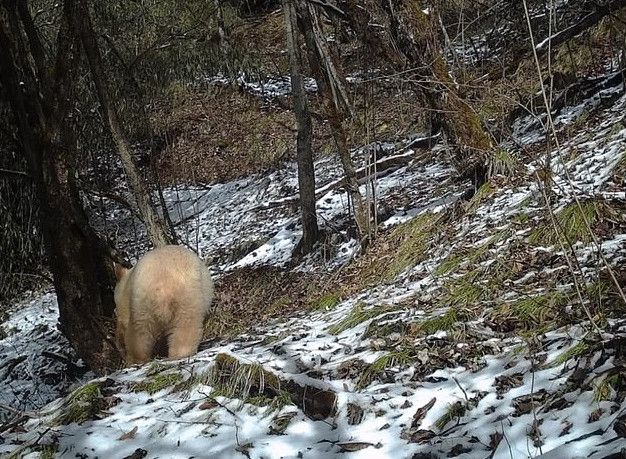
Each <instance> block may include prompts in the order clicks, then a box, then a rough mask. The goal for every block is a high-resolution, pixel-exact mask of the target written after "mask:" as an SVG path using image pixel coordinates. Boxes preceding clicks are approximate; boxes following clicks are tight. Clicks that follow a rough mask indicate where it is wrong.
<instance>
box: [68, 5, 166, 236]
mask: <svg viewBox="0 0 626 459" xmlns="http://www.w3.org/2000/svg"><path fill="white" fill-rule="evenodd" d="M73 4H74V7H73V8H72V10H71V21H72V24H73V26H74V27H75V30H76V34H77V35H78V36H79V37H80V41H81V43H82V45H83V49H84V50H85V55H86V56H87V61H88V62H89V68H90V70H91V76H92V78H93V81H94V84H95V86H96V90H97V92H98V98H99V100H100V105H101V108H102V111H103V115H104V117H105V118H106V119H107V121H108V124H109V129H110V130H111V135H112V137H113V142H114V143H115V147H116V148H117V152H118V154H119V157H120V159H121V161H122V165H123V167H124V171H125V172H126V177H127V178H128V183H129V185H130V188H131V190H132V191H133V195H134V198H135V202H136V204H137V208H138V211H139V215H141V217H142V219H143V222H144V224H145V225H146V230H147V232H148V236H149V237H150V240H151V241H152V243H153V244H154V245H155V246H162V245H166V244H171V243H172V242H173V241H174V239H175V238H174V237H173V235H171V234H169V233H168V231H167V229H166V225H165V223H164V221H163V219H162V218H161V217H160V216H159V214H158V212H157V210H156V206H155V204H154V202H153V200H152V199H151V198H150V194H149V191H148V189H147V187H146V186H145V183H144V181H143V180H142V178H141V177H140V175H139V172H138V170H137V165H136V164H135V160H134V158H133V153H132V150H131V147H130V143H129V142H128V139H127V136H126V133H125V132H124V130H123V128H122V126H121V123H120V119H119V115H118V112H117V109H116V107H115V102H114V101H113V100H112V99H111V97H110V96H109V90H108V88H107V85H106V83H105V81H106V75H105V72H104V67H103V64H102V57H101V55H100V49H99V47H98V42H97V40H96V36H95V33H94V31H93V26H92V23H91V19H90V16H89V7H88V5H87V3H86V2H85V1H78V2H73ZM163 212H167V209H163Z"/></svg>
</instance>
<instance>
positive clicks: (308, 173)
mask: <svg viewBox="0 0 626 459" xmlns="http://www.w3.org/2000/svg"><path fill="white" fill-rule="evenodd" d="M293 1H294V0H283V13H284V15H285V29H286V32H287V49H288V51H289V64H290V68H291V96H292V98H293V110H294V113H295V115H296V122H297V125H298V138H297V152H298V191H299V195H300V209H301V212H302V215H301V217H302V239H301V240H300V242H299V243H298V246H297V247H296V250H295V251H294V252H296V253H297V254H299V255H305V254H307V253H309V252H310V251H311V250H312V249H313V245H314V244H315V242H317V240H318V239H319V228H318V226H317V213H316V210H315V169H314V167H313V153H312V137H313V126H312V123H311V114H310V113H309V108H308V104H307V99H306V93H305V91H304V78H303V75H302V61H303V59H302V53H301V51H300V40H299V39H298V23H297V17H296V10H295V7H294V4H293Z"/></svg>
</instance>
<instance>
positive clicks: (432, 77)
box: [340, 0, 491, 187]
mask: <svg viewBox="0 0 626 459" xmlns="http://www.w3.org/2000/svg"><path fill="white" fill-rule="evenodd" d="M340 6H341V7H342V8H343V9H344V10H345V12H346V17H347V18H348V20H349V22H350V26H351V27H352V28H353V29H354V30H355V31H356V33H357V35H358V36H359V38H360V39H361V41H363V42H364V43H366V44H367V45H368V46H369V47H370V48H371V49H372V51H373V52H377V53H379V54H380V55H382V56H384V58H386V59H387V60H389V61H390V62H391V63H392V65H393V66H394V68H395V69H396V70H398V71H404V70H406V68H407V67H409V68H414V69H416V70H415V72H416V73H417V74H418V75H419V76H420V77H421V79H422V80H424V82H423V83H422V84H421V85H420V90H421V91H422V93H423V99H424V102H425V103H426V105H427V106H428V108H429V109H430V110H431V113H432V119H431V129H432V130H433V131H437V130H442V131H443V132H444V133H445V134H446V136H447V138H448V141H449V142H450V143H451V144H452V145H453V146H454V147H455V148H456V155H455V167H456V169H457V171H458V172H459V175H461V176H462V177H466V178H469V179H471V180H472V181H473V182H474V184H475V186H476V187H478V186H480V185H481V184H482V183H483V181H484V180H485V175H486V171H487V167H486V163H487V162H488V161H489V159H490V150H491V140H490V139H489V136H488V135H487V133H486V132H485V130H484V129H483V127H482V125H481V121H480V118H479V116H478V115H477V114H476V113H475V112H474V111H473V110H472V108H471V107H470V106H469V104H468V103H467V102H466V101H465V100H463V98H462V97H460V95H459V93H458V91H457V90H456V84H455V82H454V81H453V80H452V77H451V76H450V72H449V70H448V65H447V63H446V61H445V59H444V56H443V52H442V50H441V46H440V42H441V37H439V33H438V32H437V31H438V30H439V28H440V25H439V24H438V23H437V22H436V20H435V18H436V17H437V16H436V14H437V12H436V11H435V10H434V8H430V10H431V11H430V14H426V13H424V12H423V11H422V9H421V6H420V4H419V2H415V1H413V0H376V1H370V2H368V5H367V6H363V5H361V4H360V2H357V1H356V0H343V1H342V2H340ZM431 6H432V5H431ZM373 9H376V10H377V11H380V12H382V14H383V15H384V16H386V18H387V22H388V26H387V30H388V36H385V34H384V33H383V32H381V28H380V27H373V26H372V25H371V23H372V16H371V11H372V10H373ZM374 22H375V21H374Z"/></svg>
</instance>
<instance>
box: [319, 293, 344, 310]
mask: <svg viewBox="0 0 626 459" xmlns="http://www.w3.org/2000/svg"><path fill="white" fill-rule="evenodd" d="M339 303H341V295H339V293H337V292H330V293H327V294H325V295H323V296H322V297H320V298H319V299H318V300H317V301H316V302H315V303H314V304H313V309H315V310H318V311H330V310H331V309H334V308H335V306H337V305H338V304H339Z"/></svg>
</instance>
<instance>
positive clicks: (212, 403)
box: [198, 398, 220, 410]
mask: <svg viewBox="0 0 626 459" xmlns="http://www.w3.org/2000/svg"><path fill="white" fill-rule="evenodd" d="M219 405H220V404H219V403H217V401H216V400H215V399H214V398H209V399H207V400H205V401H204V402H202V403H201V404H200V406H199V407H198V409H200V410H211V409H213V408H215V407H218V406H219Z"/></svg>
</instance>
